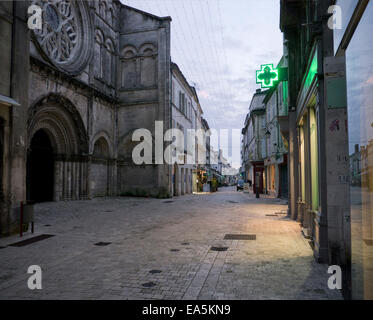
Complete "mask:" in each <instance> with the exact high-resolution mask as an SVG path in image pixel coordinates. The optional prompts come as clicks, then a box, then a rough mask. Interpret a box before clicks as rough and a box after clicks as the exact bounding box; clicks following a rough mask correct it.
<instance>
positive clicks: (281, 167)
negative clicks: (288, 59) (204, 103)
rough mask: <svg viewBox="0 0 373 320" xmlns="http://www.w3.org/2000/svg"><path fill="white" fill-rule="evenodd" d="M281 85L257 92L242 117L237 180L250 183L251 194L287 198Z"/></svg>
mask: <svg viewBox="0 0 373 320" xmlns="http://www.w3.org/2000/svg"><path fill="white" fill-rule="evenodd" d="M284 91H285V90H284V88H283V83H278V84H276V85H275V86H274V87H273V88H271V89H269V90H263V91H262V90H261V89H258V90H257V91H256V93H255V94H254V95H253V97H252V99H251V103H250V107H249V112H248V114H247V115H246V118H245V123H244V128H243V129H242V140H241V163H242V166H241V170H240V173H241V177H242V178H243V179H244V180H245V181H251V182H252V184H253V192H254V193H256V192H257V188H258V189H259V193H265V194H269V195H272V196H274V197H281V198H287V197H288V166H287V152H288V149H287V148H288V141H287V139H286V137H284V136H283V135H282V133H281V131H280V126H279V121H280V119H281V117H283V116H286V115H287V112H288V110H287V101H286V98H285V99H284Z"/></svg>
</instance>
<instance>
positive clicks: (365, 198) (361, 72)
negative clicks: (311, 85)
mask: <svg viewBox="0 0 373 320" xmlns="http://www.w3.org/2000/svg"><path fill="white" fill-rule="evenodd" d="M335 4H336V5H337V6H338V7H337V10H338V9H340V12H341V13H342V17H343V19H342V21H339V22H340V28H334V29H333V35H334V52H333V54H334V57H333V58H331V59H333V60H335V61H338V65H337V67H335V69H336V70H335V76H334V79H333V82H332V84H333V86H331V87H330V88H329V90H334V93H335V96H334V99H333V100H332V101H331V102H332V103H333V104H334V105H337V106H338V105H339V104H343V105H345V104H346V102H347V115H348V122H347V123H348V128H347V129H348V131H347V132H348V155H349V156H348V157H347V161H348V162H349V168H350V176H349V181H348V182H349V195H350V200H351V201H350V207H349V209H350V210H349V211H350V214H351V279H352V298H354V299H373V105H372V104H373V76H372V75H373V57H372V50H373V43H372V41H371V35H372V32H373V3H372V1H358V2H355V1H346V0H338V1H336V3H335ZM336 19H338V16H337V17H336ZM336 22H338V21H336ZM344 92H346V93H347V96H346V95H344V94H343V93H344ZM346 98H347V101H346ZM337 125H339V126H343V123H341V122H339V123H338V124H337V123H335V125H334V127H333V128H336V126H337ZM336 130H337V129H335V131H336Z"/></svg>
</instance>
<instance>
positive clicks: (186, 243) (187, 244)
mask: <svg viewBox="0 0 373 320" xmlns="http://www.w3.org/2000/svg"><path fill="white" fill-rule="evenodd" d="M181 245H182V246H189V245H190V243H189V242H183V243H182V244H181Z"/></svg>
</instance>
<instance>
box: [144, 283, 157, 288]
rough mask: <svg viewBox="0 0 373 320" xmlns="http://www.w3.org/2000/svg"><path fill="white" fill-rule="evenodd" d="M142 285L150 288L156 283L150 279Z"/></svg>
mask: <svg viewBox="0 0 373 320" xmlns="http://www.w3.org/2000/svg"><path fill="white" fill-rule="evenodd" d="M142 286H143V287H145V288H151V287H154V286H156V284H155V283H154V282H151V281H150V282H145V283H143V284H142Z"/></svg>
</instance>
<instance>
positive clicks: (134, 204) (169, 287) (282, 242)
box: [0, 187, 341, 299]
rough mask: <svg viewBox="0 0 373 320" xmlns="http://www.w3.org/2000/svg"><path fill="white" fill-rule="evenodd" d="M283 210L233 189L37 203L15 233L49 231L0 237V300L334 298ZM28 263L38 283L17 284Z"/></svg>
mask: <svg viewBox="0 0 373 320" xmlns="http://www.w3.org/2000/svg"><path fill="white" fill-rule="evenodd" d="M286 208H287V206H286V205H285V202H284V201H282V200H278V199H268V198H267V199H263V198H261V199H255V196H254V195H253V194H250V195H248V194H243V193H242V192H237V191H236V190H235V188H233V187H227V188H221V189H220V191H219V192H217V193H215V194H206V195H187V196H182V197H177V198H173V199H168V200H160V199H151V198H129V197H126V198H112V199H95V200H91V201H75V202H58V203H44V204H39V205H37V206H36V212H35V215H36V227H35V231H36V232H35V234H34V235H31V234H30V233H29V232H27V233H26V234H25V236H24V237H23V238H22V240H24V239H27V238H30V237H32V236H36V235H39V234H50V235H54V236H53V237H50V238H48V239H44V240H41V241H38V242H34V243H30V244H28V245H25V246H20V247H14V246H8V245H9V244H12V243H15V242H18V241H20V240H21V239H20V238H19V237H18V236H11V237H8V238H3V239H0V248H1V249H0V261H2V262H1V263H0V298H1V299H67V298H68V299H341V296H340V294H339V293H338V292H336V291H334V290H329V289H328V287H327V279H328V276H329V275H328V274H327V266H326V265H320V264H317V263H316V262H315V261H314V258H313V256H312V250H311V248H310V246H309V244H308V242H307V241H306V240H305V239H304V238H303V237H302V235H301V232H300V226H299V224H298V223H297V222H295V221H292V220H290V219H288V218H287V217H286V215H285V214H284V213H285V212H286ZM276 213H277V215H275V214H276ZM227 234H228V235H229V234H234V235H237V234H240V235H244V234H246V235H255V236H256V239H255V237H254V238H251V239H252V240H247V239H245V240H224V237H225V235H227ZM99 242H106V244H107V243H109V244H107V245H105V243H103V244H104V245H101V246H97V245H95V244H96V243H99ZM101 244H102V243H101ZM212 247H217V248H220V249H218V250H223V251H213V250H211V249H212ZM221 248H222V249H221ZM225 248H226V250H225V251H224V249H225ZM30 265H39V266H41V268H42V271H43V278H42V286H43V288H42V290H33V291H32V290H29V289H28V287H27V279H28V276H29V275H28V274H27V269H28V267H29V266H30Z"/></svg>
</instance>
